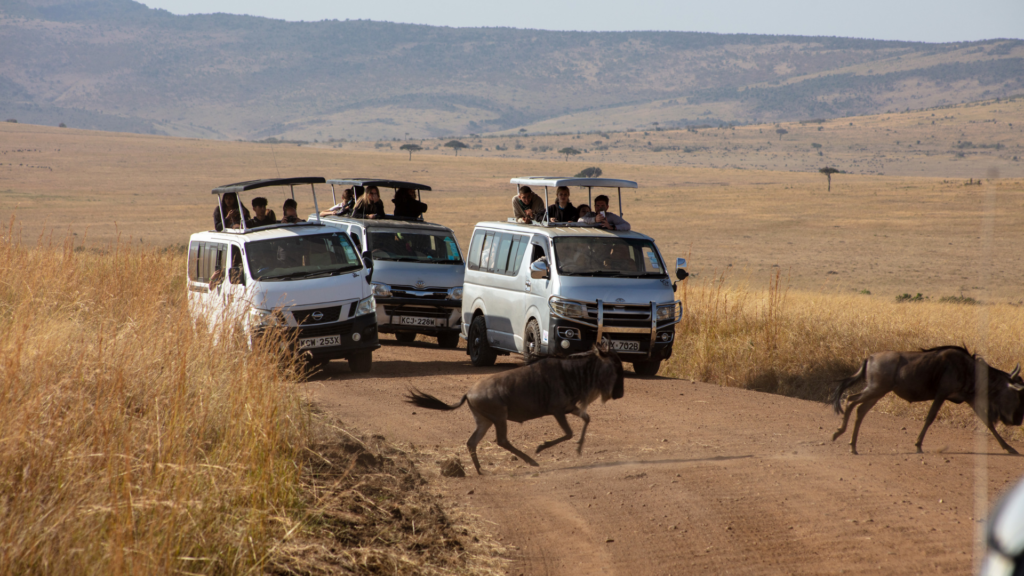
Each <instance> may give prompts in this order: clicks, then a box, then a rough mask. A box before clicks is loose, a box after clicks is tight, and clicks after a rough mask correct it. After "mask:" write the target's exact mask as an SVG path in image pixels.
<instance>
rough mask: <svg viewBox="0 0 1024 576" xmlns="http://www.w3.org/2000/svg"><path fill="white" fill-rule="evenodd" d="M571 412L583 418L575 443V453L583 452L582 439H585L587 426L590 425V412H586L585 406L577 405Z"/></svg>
mask: <svg viewBox="0 0 1024 576" xmlns="http://www.w3.org/2000/svg"><path fill="white" fill-rule="evenodd" d="M572 413H573V414H575V415H576V416H579V417H580V419H581V420H583V430H581V431H580V441H579V442H577V443H576V454H577V455H578V454H583V441H584V440H586V439H587V426H590V414H587V410H586V408H580V407H579V406H577V407H576V409H575V410H573V411H572Z"/></svg>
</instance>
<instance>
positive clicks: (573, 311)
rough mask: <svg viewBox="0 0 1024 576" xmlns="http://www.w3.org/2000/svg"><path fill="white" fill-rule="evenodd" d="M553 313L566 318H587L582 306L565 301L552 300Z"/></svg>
mask: <svg viewBox="0 0 1024 576" xmlns="http://www.w3.org/2000/svg"><path fill="white" fill-rule="evenodd" d="M551 311H552V312H554V313H555V314H558V315H559V316H565V317H566V318H583V317H584V316H586V311H585V310H584V309H583V305H582V304H580V303H578V302H567V301H565V300H552V301H551Z"/></svg>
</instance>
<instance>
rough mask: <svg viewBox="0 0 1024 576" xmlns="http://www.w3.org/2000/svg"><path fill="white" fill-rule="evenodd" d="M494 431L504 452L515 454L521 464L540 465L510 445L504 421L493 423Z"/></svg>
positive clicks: (506, 424)
mask: <svg viewBox="0 0 1024 576" xmlns="http://www.w3.org/2000/svg"><path fill="white" fill-rule="evenodd" d="M564 419H565V418H564V417H563V420H564ZM494 431H495V432H497V433H498V446H501V447H502V448H504V449H505V450H508V451H509V452H511V453H513V454H515V455H516V456H518V457H519V458H520V459H521V460H522V461H523V462H526V463H527V464H529V465H530V466H540V464H537V461H536V460H534V459H533V458H530V457H529V456H527V455H526V454H524V453H523V451H522V450H520V449H519V448H516V447H515V446H513V445H512V443H511V442H509V441H508V422H506V421H505V420H501V421H498V422H495V423H494Z"/></svg>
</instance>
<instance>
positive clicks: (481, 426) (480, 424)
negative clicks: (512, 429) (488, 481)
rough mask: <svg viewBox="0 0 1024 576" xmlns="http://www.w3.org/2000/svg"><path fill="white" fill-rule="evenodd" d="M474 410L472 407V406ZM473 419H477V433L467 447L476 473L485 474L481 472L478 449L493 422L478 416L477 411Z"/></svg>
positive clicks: (475, 432)
mask: <svg viewBox="0 0 1024 576" xmlns="http://www.w3.org/2000/svg"><path fill="white" fill-rule="evenodd" d="M470 408H472V406H470ZM473 418H475V419H476V431H474V432H473V435H472V436H470V437H469V441H468V442H466V447H467V448H469V457H470V458H472V459H473V466H476V473H477V474H483V472H481V471H480V460H479V459H478V458H477V457H476V447H477V444H480V441H481V440H483V439H484V435H485V434H487V431H488V430H490V429H491V425H492V424H493V422H491V421H490V420H489V419H488V418H487V417H486V416H483V415H481V414H477V412H476V410H474V411H473Z"/></svg>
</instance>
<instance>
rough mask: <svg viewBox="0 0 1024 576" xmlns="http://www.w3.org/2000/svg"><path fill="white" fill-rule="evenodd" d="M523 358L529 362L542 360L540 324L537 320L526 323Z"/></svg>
mask: <svg viewBox="0 0 1024 576" xmlns="http://www.w3.org/2000/svg"><path fill="white" fill-rule="evenodd" d="M523 360H524V361H525V362H526V363H527V364H533V363H534V362H536V361H537V360H540V324H537V321H536V320H530V321H529V322H527V323H526V333H524V334H523Z"/></svg>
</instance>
